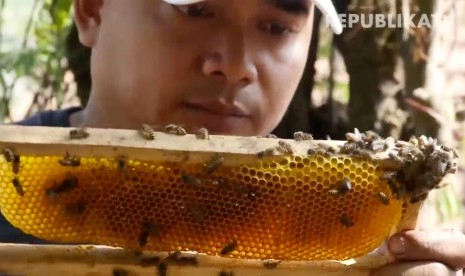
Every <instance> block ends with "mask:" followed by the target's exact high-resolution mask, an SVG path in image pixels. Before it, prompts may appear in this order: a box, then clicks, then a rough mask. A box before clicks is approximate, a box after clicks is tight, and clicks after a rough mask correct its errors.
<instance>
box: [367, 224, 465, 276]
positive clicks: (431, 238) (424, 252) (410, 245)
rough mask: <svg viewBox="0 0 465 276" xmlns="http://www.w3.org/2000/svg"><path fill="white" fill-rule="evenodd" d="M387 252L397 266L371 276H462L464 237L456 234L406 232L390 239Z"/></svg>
mask: <svg viewBox="0 0 465 276" xmlns="http://www.w3.org/2000/svg"><path fill="white" fill-rule="evenodd" d="M388 248H389V251H390V252H391V254H392V256H394V258H395V259H396V262H395V263H392V264H388V265H386V266H383V267H381V268H379V269H376V270H374V271H373V272H372V275H376V276H383V275H403V276H404V275H405V276H407V275H408V276H410V275H411V276H414V275H415V276H416V275H419V276H442V275H463V271H462V269H463V268H464V267H465V235H464V234H463V233H460V232H459V231H456V230H443V231H438V230H435V231H417V230H414V231H406V232H403V233H398V234H396V235H393V236H392V237H391V238H390V239H389V241H388Z"/></svg>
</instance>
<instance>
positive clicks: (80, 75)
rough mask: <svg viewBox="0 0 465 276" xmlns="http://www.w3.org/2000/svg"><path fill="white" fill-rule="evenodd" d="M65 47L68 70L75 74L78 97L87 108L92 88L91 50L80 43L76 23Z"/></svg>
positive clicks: (71, 27)
mask: <svg viewBox="0 0 465 276" xmlns="http://www.w3.org/2000/svg"><path fill="white" fill-rule="evenodd" d="M65 47H66V48H65V55H66V58H67V60H68V69H69V70H71V72H73V74H74V79H75V81H76V84H77V95H78V97H79V99H80V100H81V103H82V106H86V105H87V102H88V100H89V95H90V90H91V87H92V78H91V75H90V56H91V49H89V48H88V47H86V46H84V45H82V43H81V42H80V41H79V32H78V29H77V27H76V24H75V23H74V21H73V23H72V24H71V26H70V28H69V32H68V35H67V37H66V43H65Z"/></svg>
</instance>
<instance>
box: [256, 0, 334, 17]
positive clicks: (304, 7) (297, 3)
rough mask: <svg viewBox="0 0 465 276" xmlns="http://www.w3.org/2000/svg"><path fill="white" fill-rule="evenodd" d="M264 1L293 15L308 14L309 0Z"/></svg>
mask: <svg viewBox="0 0 465 276" xmlns="http://www.w3.org/2000/svg"><path fill="white" fill-rule="evenodd" d="M328 1H329V0H328ZM264 2H265V3H266V4H268V5H272V6H273V7H275V8H277V9H279V10H282V11H284V12H286V13H290V14H293V15H308V14H309V12H310V2H311V0H264Z"/></svg>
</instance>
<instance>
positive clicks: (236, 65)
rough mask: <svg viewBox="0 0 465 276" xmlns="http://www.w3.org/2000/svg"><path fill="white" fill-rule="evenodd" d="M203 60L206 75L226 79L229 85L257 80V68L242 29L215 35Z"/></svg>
mask: <svg viewBox="0 0 465 276" xmlns="http://www.w3.org/2000/svg"><path fill="white" fill-rule="evenodd" d="M212 43H213V45H208V47H209V51H207V52H206V53H205V56H204V57H203V61H202V72H203V74H205V75H206V76H211V77H215V78H222V79H224V80H225V81H226V82H227V83H228V84H229V85H232V86H239V87H244V86H247V85H249V84H251V83H253V82H255V81H256V80H257V68H256V65H255V63H254V61H253V60H252V58H251V56H252V55H251V54H252V53H251V52H250V49H248V48H247V45H246V42H245V37H244V35H243V34H242V32H240V31H230V32H228V33H223V34H221V35H218V36H217V37H215V40H214V41H212Z"/></svg>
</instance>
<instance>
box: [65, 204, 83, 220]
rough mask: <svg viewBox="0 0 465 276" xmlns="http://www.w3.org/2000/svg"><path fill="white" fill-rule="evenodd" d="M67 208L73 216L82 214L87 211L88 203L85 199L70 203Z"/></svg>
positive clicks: (68, 212) (67, 211)
mask: <svg viewBox="0 0 465 276" xmlns="http://www.w3.org/2000/svg"><path fill="white" fill-rule="evenodd" d="M65 210H66V213H67V214H69V215H71V216H77V215H82V214H83V213H84V212H85V211H86V204H85V203H84V202H83V201H79V202H76V203H68V204H66V206H65Z"/></svg>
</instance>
